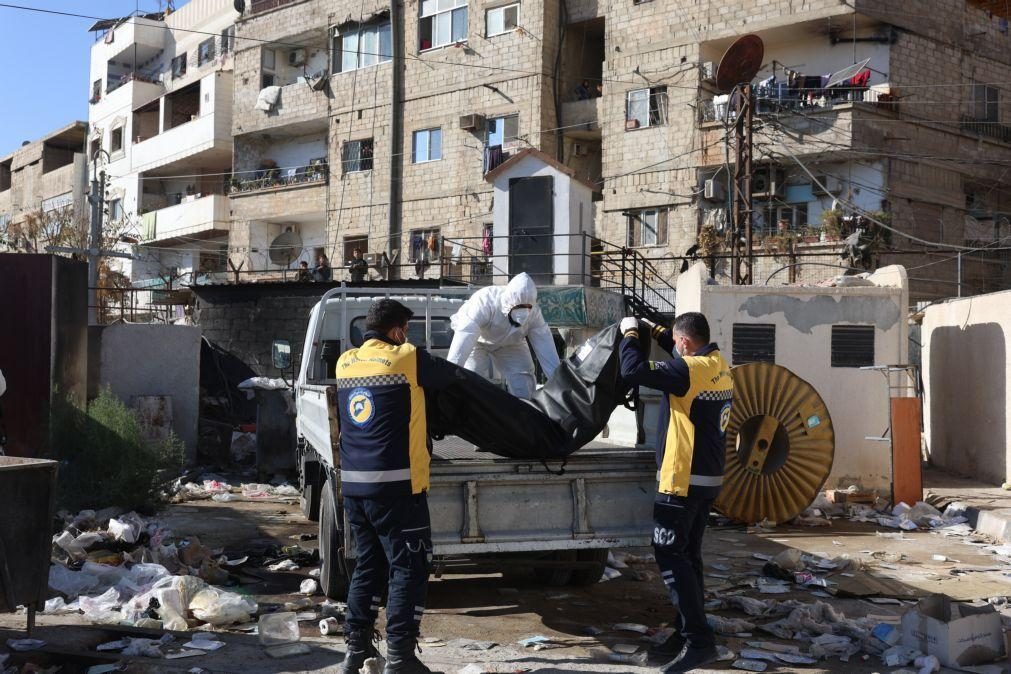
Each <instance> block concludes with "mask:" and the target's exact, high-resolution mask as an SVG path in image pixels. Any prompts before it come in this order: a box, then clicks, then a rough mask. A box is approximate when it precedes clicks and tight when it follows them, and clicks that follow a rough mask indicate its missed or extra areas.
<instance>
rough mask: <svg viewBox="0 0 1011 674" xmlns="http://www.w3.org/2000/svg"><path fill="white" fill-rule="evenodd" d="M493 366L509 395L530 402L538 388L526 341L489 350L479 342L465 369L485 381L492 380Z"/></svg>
mask: <svg viewBox="0 0 1011 674" xmlns="http://www.w3.org/2000/svg"><path fill="white" fill-rule="evenodd" d="M492 365H494V366H495V370H498V373H499V374H500V375H501V376H502V379H503V380H505V383H506V388H508V389H509V393H511V394H513V395H514V396H516V397H517V398H522V399H523V400H530V398H531V397H533V395H534V389H535V388H536V386H535V384H536V382H535V380H534V359H533V358H531V356H530V348H529V347H528V346H527V343H526V341H522V342H518V343H516V344H507V345H506V346H500V347H498V348H496V349H495V350H493V351H492V350H489V349H488V348H487V347H486V346H485V345H484V344H482V343H481V342H478V343H477V345H475V346H474V350H473V351H472V352H471V354H470V357H469V358H468V359H467V362H466V363H464V367H465V368H466V369H468V370H470V371H471V372H476V373H478V374H479V375H481V376H482V377H484V378H485V379H492V377H493V374H492Z"/></svg>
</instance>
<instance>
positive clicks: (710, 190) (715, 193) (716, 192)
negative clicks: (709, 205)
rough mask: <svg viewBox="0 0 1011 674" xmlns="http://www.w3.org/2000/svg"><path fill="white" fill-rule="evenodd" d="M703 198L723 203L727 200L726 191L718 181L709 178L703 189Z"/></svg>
mask: <svg viewBox="0 0 1011 674" xmlns="http://www.w3.org/2000/svg"><path fill="white" fill-rule="evenodd" d="M703 196H704V197H705V198H706V199H708V200H709V201H723V200H724V199H726V198H727V190H726V187H725V186H724V184H723V183H721V182H720V181H719V180H715V179H713V178H710V179H709V180H707V181H706V184H705V186H704V188H703Z"/></svg>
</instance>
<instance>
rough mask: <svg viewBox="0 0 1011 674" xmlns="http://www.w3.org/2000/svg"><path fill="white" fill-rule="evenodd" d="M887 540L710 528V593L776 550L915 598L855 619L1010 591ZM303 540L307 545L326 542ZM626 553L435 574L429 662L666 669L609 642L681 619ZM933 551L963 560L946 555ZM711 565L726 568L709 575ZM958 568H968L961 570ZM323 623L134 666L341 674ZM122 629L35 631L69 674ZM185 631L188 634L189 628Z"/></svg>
mask: <svg viewBox="0 0 1011 674" xmlns="http://www.w3.org/2000/svg"><path fill="white" fill-rule="evenodd" d="M160 519H161V520H162V521H163V522H165V523H167V524H168V525H169V526H170V527H171V528H172V529H173V531H174V532H175V533H176V535H177V536H182V535H196V536H199V537H200V539H201V540H202V541H203V542H204V544H206V545H209V546H211V547H214V548H223V549H224V551H225V553H226V554H228V555H229V557H235V556H239V555H241V554H244V553H246V552H248V551H249V550H251V549H256V548H262V547H264V546H267V545H279V544H280V545H291V544H294V543H296V542H297V541H295V540H293V537H297V536H298V535H299V534H306V533H307V534H312V533H315V531H316V525H315V524H313V523H310V522H306V521H305V520H304V519H303V518H302V516H301V514H300V513H299V511H298V509H297V507H295V506H294V505H288V504H280V503H263V502H245V501H236V502H228V503H218V502H214V501H196V502H189V503H184V504H178V505H173V506H170V507H169V508H168V509H167V510H166V511H165V512H164V513H163V514H162V516H161V517H160ZM879 533H889V534H894V533H895V531H894V530H879V529H877V528H875V527H872V526H870V525H865V524H855V523H851V522H848V521H846V520H835V521H833V526H831V527H827V528H801V527H791V526H781V527H777V528H776V529H773V530H771V531H767V532H759V533H748V532H747V531H746V530H745V529H744V528H743V527H738V526H734V527H713V528H710V530H709V532H708V534H707V540H706V544H705V549H704V552H705V556H706V563H707V573H710V574H715V575H710V576H709V578H708V579H707V583H708V589H710V590H711V592H713V593H715V594H716V595H718V596H720V595H728V594H731V593H734V592H740V591H741V589H740V588H739V587H733V586H732V583H731V581H730V580H728V579H726V578H722V577H721V576H734V577H740V576H748V575H749V574H751V575H752V576H753V575H754V574H756V573H760V572H761V567H762V564H763V563H764V561H763V559H760V558H758V557H756V556H755V555H756V553H757V554H758V555H775V554H776V553H778V552H780V551H782V550H783V549H785V548H788V547H792V548H796V549H799V550H802V551H805V552H809V553H818V554H819V555H821V556H824V557H828V558H831V557H837V556H839V555H842V554H847V555H849V556H850V557H853V558H861V559H864V560H866V561H867V562H868V564H869V565H868V567H867V570H865V571H859V572H856V573H855V574H854V575H853V577H848V576H842V575H841V574H836V575H834V576H832V579H833V580H834V581H836V582H838V583H839V585H838V586H835V589H837V588H840V587H846V588H847V589H849V590H852V591H858V592H859V591H864V590H863V589H861V588H866V587H868V584H874V589H876V590H877V591H879V592H884V593H886V594H892V595H898V596H902V597H904V598H905V600H906V601H905V603H899V602H897V601H896V600H888V601H892V602H894V603H875V602H874V601H870V600H868V599H860V598H848V599H842V598H838V597H833V598H831V599H825V601H828V602H829V603H831V604H832V605H833V607H835V608H836V609H838V610H841V611H842V612H844V613H845V614H846V616H847V617H851V618H853V617H862V616H867V615H876V616H896V615H900V614H901V613H902V612H903V611H905V610H906V609H907V608H908V605H909V604H911V603H912V600H913V599H914V598H915V597H916V596H921V595H923V594H925V593H929V592H945V593H947V594H949V595H951V596H953V597H957V598H959V599H975V598H988V597H997V596H1000V597H1003V596H1005V595H1011V578H1009V577H1008V576H1006V575H1005V574H1004V571H1005V569H1003V568H1001V567H1000V566H999V565H998V564H997V563H996V562H995V558H994V557H993V555H992V554H991V553H989V552H987V551H985V550H984V549H983V548H982V547H979V546H973V545H970V544H968V543H967V542H966V541H965V539H963V538H959V537H943V536H940V535H938V534H934V533H930V532H912V533H908V532H907V533H906V534H905V535H904V536H903V540H896V539H894V538H887V537H883V536H881V535H879ZM299 544H300V545H302V546H303V547H307V548H308V547H311V546H313V545H314V544H315V541H305V542H301V543H299ZM623 552H626V553H628V554H630V555H632V557H631V558H630V560H629V561H630V563H629V564H628V567H627V568H624V569H621V572H622V575H621V577H618V578H615V579H613V580H609V581H606V582H600V583H597V584H595V585H592V586H589V587H585V588H579V587H561V588H547V587H544V586H542V585H540V584H538V583H537V581H536V580H535V579H534V577H533V575H532V574H522V573H515V572H514V573H513V574H510V575H508V576H503V575H501V574H492V575H449V574H447V575H444V576H442V577H433V579H432V582H431V584H430V591H429V600H428V607H427V610H426V613H425V618H424V622H423V623H422V629H423V636H424V640H425V641H424V643H423V649H424V650H423V653H422V656H421V657H422V659H423V660H424V661H425V662H426V663H428V664H429V665H430V666H431V667H433V668H434V669H437V670H441V671H445V672H448V673H452V674H456V673H457V672H459V671H460V670H461V669H462V668H464V667H465V666H467V665H468V664H471V663H476V664H478V665H480V667H481V670H482V671H485V672H538V673H548V672H558V673H563V672H564V673H568V672H647V671H655V668H656V664H660V663H656V664H654V663H650V665H648V666H640V665H637V664H626V663H615V662H612V661H609V659H608V656H609V654H611V653H612V651H611V648H612V647H614V646H615V645H617V644H641V643H642V642H641V639H642V637H641V636H640V635H639V634H637V633H635V632H629V631H616V630H614V629H613V626H614V625H615V624H616V623H640V624H643V625H646V626H647V627H650V628H657V627H661V626H662V625H663V624H664V623H666V622H667V621H669V620H670V619H671V617H672V612H671V609H670V606H669V603H668V600H667V597H666V595H665V593H664V591H663V584H662V583H661V582H660V580H659V575H658V573H657V571H656V569H655V567H654V565H653V563H652V561H651V557H650V551H649V550H628V551H623ZM888 553H899V554H902V555H904V559H903V560H902V561H901V562H898V563H889V562H887V561H881V560H882V559H883V558H885V559H888V558H890V559H892V560H894V559H895V557H894V556H892V557H889V555H888ZM934 555H942V556H944V557H945V558H946V559H947V560H957V561H943V562H941V561H935V559H934V557H933V556H934ZM713 564H716V565H717V566H718V568H719V570H716V569H713V568H711V565H713ZM967 569H968V571H966V570H967ZM987 569H989V570H987ZM309 570H310V569H309V568H302V569H299V570H296V571H292V572H289V573H271V572H268V571H266V570H264V569H258V568H253V569H250V570H249V574H252V575H247V576H246V580H248V581H249V582H248V583H245V584H243V585H241V586H240V587H238V588H231V589H232V590H235V591H240V592H242V593H245V594H249V595H251V596H252V597H254V598H255V599H256V601H257V602H258V603H259V604H260V605H261V611H263V610H270V609H272V608H274V607H278V606H280V605H282V604H283V603H284V602H285V601H290V600H291V599H292V598H293V596H292V595H293V594H294V593H296V592H297V590H298V586H299V583H300V582H301V581H302V580H304V579H305V578H306V577H308V573H309ZM956 570H961V571H960V572H958V573H953V571H956ZM721 571H722V573H721ZM812 591H813V592H818V591H819V590H817V589H815V590H812ZM812 591H799V592H798V591H792V592H790V593H789V594H785V595H775V596H774V597H772V598H775V599H777V600H782V599H789V598H796V599H800V600H802V601H807V602H812V601H815V600H817V599H818V595H817V594H816V595H814V596H812V594H811V592H812ZM747 594H748V595H749V596H752V597H756V598H760V599H768V598H770V597H769V596H767V595H763V594H759V593H758V591H757V590H755V589H747ZM313 601H314V602H315V603H316V604H318V603H321V602H322V601H323V598H322V597H321V596H317V597H314V598H313ZM877 601H880V600H877ZM718 615H721V616H723V617H728V618H729V617H746V616H745V615H744V614H742V613H739V612H736V611H731V610H721V611H719V612H718ZM24 621H25V616H24V615H16V614H15V615H6V616H0V644H2V643H4V642H6V640H7V639H8V638H12V637H19V636H23V634H22V633H21V632H20V630H22V629H23V627H24ZM316 622H317V621H315V620H314V621H311V622H309V621H307V622H304V623H302V624H301V627H302V637H303V641H304V642H306V643H307V644H308V645H309V646H310V648H311V652H310V653H309V654H307V655H301V656H292V657H288V658H284V659H277V660H274V659H271V658H269V657H268V656H267V655H265V653H264V651H263V650H262V648H261V647H260V646H259V644H258V642H257V638H256V637H255V636H253V635H249V634H240V633H232V632H226V633H222V635H221V638H222V640H224V641H226V642H227V645H226V646H225V647H224V648H222V649H220V650H218V651H216V652H213V653H208V654H207V655H204V656H200V657H196V658H187V659H182V660H173V661H165V660H158V661H153V660H147V661H145V660H144V659H136V660H133V661H132V662H131V663H130V664H129V666H128V669H127V671H132V672H148V671H150V672H155V671H157V672H187V671H189V672H193V671H195V668H199V669H200V670H203V671H208V672H242V673H243V674H248V673H251V672H303V671H320V672H331V671H337V669H338V668H339V666H340V662H341V660H342V657H343V651H344V645H343V641H342V639H341V638H339V637H337V638H333V637H321V636H320V634H319V630H318V629H317V626H316ZM122 629H123V628H114V627H106V626H85V625H84V624H83V623H82V618H81V617H80V616H76V615H74V616H40V617H39V626H38V628H37V630H36V632H35V633H34V634H33V636H34V637H36V638H39V639H43V640H45V641H46V642H47V649H46V652H47V655H46V656H45V657H46V658H49V661H50V662H52V663H57V662H58V663H62V664H63V665H64V669H63V670H62V671H63V672H73V671H86V668H87V666H89V665H94V664H99V663H102V662H116V661H117V658H116V657H115V656H108V655H103V654H98V653H96V652H95V650H94V648H95V646H97V645H98V644H100V643H104V642H106V641H110V640H113V639H115V638H119V637H120V635H121V634H122ZM538 635H543V636H545V637H547V638H548V639H549V640H550V643H549V647H548V648H545V649H543V650H534V649H530V648H524V647H523V646H521V645H520V644H519V643H517V642H519V641H520V640H521V639H526V638H528V637H531V636H538ZM180 636H181V637H182V638H185V635H184V634H180ZM457 639H469V640H476V641H491V642H495V643H496V644H497V645H496V646H495V647H493V648H491V649H489V650H468V649H466V648H464V647H462V646H463V644H462V643H454V640H457ZM720 639H721V643H723V644H724V645H725V646H727V647H729V648H730V649H731V650H733V651H735V652H739V651H740V649H741V648H743V647H746V642H747V641H749V640H763V641H778V642H783V640H780V639H775V638H773V637H771V636H770V635H768V634H762V633H759V632H756V633H755V634H754V635H753V636H752V637H750V638H745V639H741V638H724V637H721V638H720ZM783 643H788V642H783ZM800 645H801V646H806V644H800ZM0 650H2V648H0ZM24 657H25V655H24V654H22V655H18V656H16V658H15V662H17V661H24ZM33 660H34V661H36V662H39V656H38V655H35V656H33ZM40 664H44V662H40ZM729 666H730V662H723V663H719V666H718V667H714V668H713V669H707V670H698V671H724V670H726V669H729V668H730V667H729ZM894 669H895V668H889V667H885V666H883V665H882V664H881V662H880V660H879V659H878V658H862V656H860V655H857V656H854V657H853V658H852V659H851V660H850V662H848V663H843V662H839V661H837V660H830V661H827V662H822V663H820V664H819V665H813V666H803V667H801V666H795V665H780V666H776V665H773V664H771V663H770V666H769V668H768V670H767V671H770V672H789V671H804V672H812V673H815V672H847V673H851V674H864V673H870V672H885V671H894Z"/></svg>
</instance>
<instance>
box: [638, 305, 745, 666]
mask: <svg viewBox="0 0 1011 674" xmlns="http://www.w3.org/2000/svg"><path fill="white" fill-rule="evenodd" d="M619 328H620V330H621V332H622V334H623V335H624V338H623V339H622V342H621V376H622V378H623V379H624V380H625V381H626V382H627V383H629V384H633V385H641V386H647V387H649V388H652V389H656V390H658V391H660V392H662V393H663V394H664V395H665V396H666V398H667V404H668V407H669V410H668V413H667V414H661V416H660V423H659V424H658V426H659V428H658V437H657V443H656V458H657V468H658V469H659V486H658V487H657V495H656V499H655V501H654V504H653V550H654V554H655V556H656V562H657V565H658V566H659V567H660V575H661V577H662V578H663V582H664V584H665V585H666V586H667V591H668V593H669V594H670V598H671V602H672V603H673V604H674V606H675V608H677V609H678V613H679V617H680V629H675V631H674V633H673V634H672V635H671V637H670V638H669V639H668V640H667V641H665V642H664V643H663V644H659V645H657V646H655V647H654V648H652V649H650V655H651V656H653V657H663V658H665V660H670V662H668V664H666V665H665V666H664V667H662V668H661V670H660V671H661V672H663V673H664V674H668V673H672V672H690V671H692V670H694V669H696V668H699V667H703V666H704V665H706V664H708V663H710V662H713V661H715V660H716V640H715V638H714V636H713V630H712V628H710V627H709V623H708V622H707V621H706V613H705V608H704V604H705V588H704V586H703V576H702V536H703V534H704V533H705V529H706V523H707V521H708V519H709V510H710V507H711V506H712V504H713V501H714V500H716V497H717V496H718V495H719V493H720V486H721V485H722V484H723V467H724V461H725V457H726V454H725V452H726V449H725V446H724V444H725V437H726V430H727V423H728V422H729V421H730V405H731V399H732V397H733V382H732V380H731V377H730V366H729V365H728V364H727V361H726V360H724V359H723V356H722V355H721V354H720V350H719V347H717V346H716V344H713V343H710V341H709V322H708V321H707V320H706V317H705V316H703V315H702V314H700V313H696V312H690V313H684V314H681V315H680V316H678V317H677V318H676V319H675V321H674V331H673V333H671V332H670V331H668V330H667V329H666V328H663V327H662V326H658V325H653V326H652V334H653V337H654V338H655V339H656V342H657V344H658V345H659V346H660V347H661V348H662V349H664V350H665V351H667V352H668V353H670V354H671V356H673V359H672V360H663V361H650V360H647V359H646V357H645V355H644V354H643V352H642V349H641V347H640V342H639V321H638V320H637V319H635V318H625V319H622V321H621V324H620V325H619ZM676 624H677V623H676Z"/></svg>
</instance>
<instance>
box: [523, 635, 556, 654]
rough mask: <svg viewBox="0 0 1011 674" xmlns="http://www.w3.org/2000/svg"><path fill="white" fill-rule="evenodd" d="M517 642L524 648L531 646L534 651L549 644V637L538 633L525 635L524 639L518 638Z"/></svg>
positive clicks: (547, 646)
mask: <svg viewBox="0 0 1011 674" xmlns="http://www.w3.org/2000/svg"><path fill="white" fill-rule="evenodd" d="M518 643H519V645H520V646H523V647H524V648H532V649H534V650H535V651H539V650H543V649H544V648H549V647H550V646H551V637H546V636H544V635H543V634H538V635H536V636H532V637H527V638H526V639H520V640H519V642H518Z"/></svg>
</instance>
